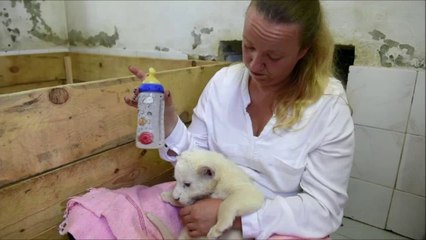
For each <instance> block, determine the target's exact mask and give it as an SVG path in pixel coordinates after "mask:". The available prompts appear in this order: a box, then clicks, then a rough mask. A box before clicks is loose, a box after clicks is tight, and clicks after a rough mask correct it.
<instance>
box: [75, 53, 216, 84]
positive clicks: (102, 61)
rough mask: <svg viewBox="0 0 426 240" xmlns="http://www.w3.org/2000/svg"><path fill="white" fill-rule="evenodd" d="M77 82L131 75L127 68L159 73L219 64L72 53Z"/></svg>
mask: <svg viewBox="0 0 426 240" xmlns="http://www.w3.org/2000/svg"><path fill="white" fill-rule="evenodd" d="M70 56H71V60H72V69H73V76H74V79H75V81H76V82H87V81H93V80H99V79H105V78H113V77H121V76H126V75H128V74H129V71H128V70H127V67H128V66H129V65H133V66H136V67H138V68H140V69H142V70H144V71H148V68H149V67H153V68H155V69H156V70H157V71H164V70H172V69H180V68H187V67H194V66H202V65H209V64H214V63H217V62H208V61H195V60H193V61H189V60H170V59H158V58H140V57H126V56H112V55H98V54H82V53H70Z"/></svg>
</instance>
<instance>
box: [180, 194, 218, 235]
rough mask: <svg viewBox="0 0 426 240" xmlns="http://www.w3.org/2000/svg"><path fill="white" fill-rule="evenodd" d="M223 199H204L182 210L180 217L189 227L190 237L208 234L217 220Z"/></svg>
mask: <svg viewBox="0 0 426 240" xmlns="http://www.w3.org/2000/svg"><path fill="white" fill-rule="evenodd" d="M221 202H222V200H220V199H213V198H208V199H203V200H198V201H197V202H195V203H194V204H192V205H189V206H186V207H184V208H182V209H181V210H180V213H179V215H180V218H181V220H182V223H183V225H185V226H186V228H187V229H188V233H189V236H190V237H193V238H195V237H202V236H207V233H208V232H209V230H210V228H211V227H213V225H215V224H216V222H217V213H218V211H219V206H220V203H221Z"/></svg>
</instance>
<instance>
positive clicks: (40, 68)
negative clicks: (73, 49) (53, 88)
mask: <svg viewBox="0 0 426 240" xmlns="http://www.w3.org/2000/svg"><path fill="white" fill-rule="evenodd" d="M64 56H66V53H48V54H30V55H15V56H0V87H9V86H14V85H20V84H27V83H37V82H41V81H43V82H44V81H53V80H63V79H65V69H64V60H63V59H64Z"/></svg>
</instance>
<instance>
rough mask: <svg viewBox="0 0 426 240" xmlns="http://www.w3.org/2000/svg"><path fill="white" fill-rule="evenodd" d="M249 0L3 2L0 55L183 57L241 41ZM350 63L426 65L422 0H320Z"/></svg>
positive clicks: (0, 5) (213, 52) (0, 8)
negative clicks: (349, 50)
mask: <svg viewBox="0 0 426 240" xmlns="http://www.w3.org/2000/svg"><path fill="white" fill-rule="evenodd" d="M248 3H249V2H248V1H66V2H63V1H29V2H24V1H18V0H13V1H12V0H9V1H0V20H1V24H0V34H1V35H0V36H1V37H0V50H1V54H7V53H9V54H14V53H16V52H17V51H18V53H19V52H21V51H23V50H24V51H52V49H55V48H69V49H70V50H71V51H82V52H95V53H113V54H120V55H140V56H152V57H165V58H187V57H188V56H192V55H201V56H209V55H210V56H213V57H214V56H217V54H218V47H219V41H222V40H241V32H242V27H243V18H244V13H245V9H246V8H247V5H248ZM322 3H323V6H324V9H325V12H326V14H327V17H328V21H329V23H330V26H331V29H332V32H333V34H334V36H335V39H336V43H338V44H344V45H354V46H355V51H356V57H355V65H366V66H386V67H408V68H424V67H425V64H424V59H425V45H424V42H425V2H424V1H323V2H322Z"/></svg>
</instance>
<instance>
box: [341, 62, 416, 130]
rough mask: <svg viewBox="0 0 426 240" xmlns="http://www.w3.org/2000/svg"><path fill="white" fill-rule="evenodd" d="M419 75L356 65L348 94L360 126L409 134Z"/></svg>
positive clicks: (350, 79) (349, 77)
mask: <svg viewBox="0 0 426 240" xmlns="http://www.w3.org/2000/svg"><path fill="white" fill-rule="evenodd" d="M416 75H417V72H416V71H414V70H398V69H394V68H377V67H361V66H352V67H351V68H350V69H349V76H348V86H347V94H348V98H349V99H350V104H351V106H352V108H353V110H354V112H353V118H354V121H355V123H356V124H359V125H363V126H369V127H375V128H382V129H387V130H393V131H399V132H405V128H406V126H407V120H408V113H409V111H410V104H411V98H412V96H413V91H414V85H415V82H416Z"/></svg>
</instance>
